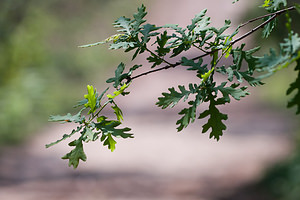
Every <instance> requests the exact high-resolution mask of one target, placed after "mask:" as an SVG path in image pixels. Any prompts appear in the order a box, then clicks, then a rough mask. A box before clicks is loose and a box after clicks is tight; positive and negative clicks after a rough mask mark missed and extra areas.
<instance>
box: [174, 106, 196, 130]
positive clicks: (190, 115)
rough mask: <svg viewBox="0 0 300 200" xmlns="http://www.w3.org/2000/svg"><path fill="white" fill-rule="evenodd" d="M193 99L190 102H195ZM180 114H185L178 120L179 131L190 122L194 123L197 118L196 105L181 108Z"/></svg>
mask: <svg viewBox="0 0 300 200" xmlns="http://www.w3.org/2000/svg"><path fill="white" fill-rule="evenodd" d="M193 103H194V102H193V101H190V102H189V104H193ZM178 114H179V115H183V116H182V118H180V119H179V120H178V121H177V122H176V125H179V126H178V127H177V130H178V132H179V131H182V129H183V128H186V127H187V126H188V125H189V123H190V122H191V123H193V122H194V121H195V119H196V106H194V105H193V106H191V107H189V108H184V109H183V110H181V111H180V112H179V113H178Z"/></svg>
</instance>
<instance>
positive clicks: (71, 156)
mask: <svg viewBox="0 0 300 200" xmlns="http://www.w3.org/2000/svg"><path fill="white" fill-rule="evenodd" d="M69 146H75V148H74V149H73V150H72V151H70V152H69V153H67V154H66V155H64V156H63V157H62V159H68V160H69V166H72V165H73V167H74V169H76V168H77V167H78V164H79V160H82V161H86V155H85V153H84V150H83V145H82V140H81V139H78V140H74V141H73V142H70V143H69Z"/></svg>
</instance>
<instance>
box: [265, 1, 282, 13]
mask: <svg viewBox="0 0 300 200" xmlns="http://www.w3.org/2000/svg"><path fill="white" fill-rule="evenodd" d="M281 5H283V6H286V5H287V2H286V0H265V1H264V4H263V5H262V7H264V8H266V9H267V10H269V11H277V10H279V9H280V6H281Z"/></svg>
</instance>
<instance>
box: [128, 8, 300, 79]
mask: <svg viewBox="0 0 300 200" xmlns="http://www.w3.org/2000/svg"><path fill="white" fill-rule="evenodd" d="M295 9H296V8H295V6H292V7H289V8H285V9H282V10H278V11H276V12H274V13H270V14H267V15H263V16H260V17H256V18H254V19H251V20H249V21H247V22H245V23H243V24H241V25H240V26H239V28H241V27H243V26H246V25H248V24H250V23H252V22H254V21H257V20H260V19H263V18H265V17H269V16H271V17H270V18H269V19H268V20H266V21H265V22H263V23H261V24H260V25H258V26H256V27H255V28H253V29H252V30H250V31H249V32H247V33H245V34H244V35H242V36H240V37H238V38H237V39H235V40H233V41H231V43H230V46H232V45H234V44H235V43H237V42H239V41H241V40H243V39H244V38H246V37H248V36H249V35H251V34H253V33H254V32H255V31H257V30H259V29H260V28H263V27H264V26H265V25H267V24H268V23H270V22H271V21H273V20H274V19H275V18H277V17H278V16H279V15H281V14H283V13H285V12H288V11H291V10H295ZM219 50H221V49H215V50H213V51H209V52H207V53H204V54H202V55H200V56H196V57H194V58H192V59H191V60H198V59H200V58H203V57H206V56H208V55H211V54H213V53H214V52H216V51H219ZM166 63H167V64H168V65H166V66H164V67H161V68H158V69H153V70H149V71H147V72H144V73H141V74H139V75H136V76H133V77H128V78H127V80H128V82H130V81H132V80H134V79H137V78H139V77H142V76H146V75H148V74H152V73H154V72H158V71H162V70H166V69H169V68H175V67H177V66H179V65H181V64H182V62H181V61H178V62H176V63H175V64H171V63H169V62H166Z"/></svg>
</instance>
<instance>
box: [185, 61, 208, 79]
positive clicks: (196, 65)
mask: <svg viewBox="0 0 300 200" xmlns="http://www.w3.org/2000/svg"><path fill="white" fill-rule="evenodd" d="M202 64H203V59H202V58H199V61H198V62H195V61H194V60H189V59H187V58H186V57H182V58H181V65H182V66H191V67H190V68H188V69H187V70H195V71H197V77H199V78H201V77H202V75H204V74H205V73H207V72H208V69H207V64H204V65H202Z"/></svg>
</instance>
